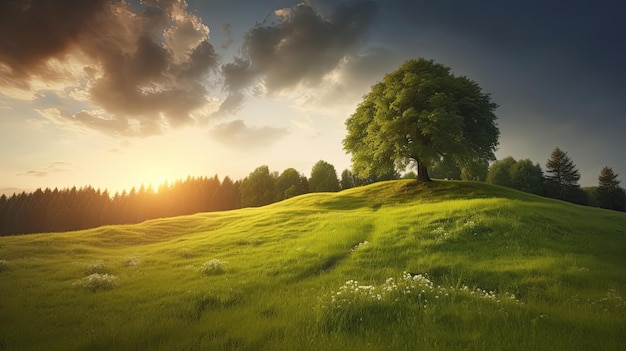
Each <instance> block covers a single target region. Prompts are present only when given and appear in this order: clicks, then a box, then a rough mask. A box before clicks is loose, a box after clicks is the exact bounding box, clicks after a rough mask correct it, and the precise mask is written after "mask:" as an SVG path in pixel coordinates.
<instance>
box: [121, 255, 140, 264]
mask: <svg viewBox="0 0 626 351" xmlns="http://www.w3.org/2000/svg"><path fill="white" fill-rule="evenodd" d="M138 264H139V258H137V257H135V256H127V257H126V258H124V266H126V267H135V266H137V265H138Z"/></svg>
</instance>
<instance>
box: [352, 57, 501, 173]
mask: <svg viewBox="0 0 626 351" xmlns="http://www.w3.org/2000/svg"><path fill="white" fill-rule="evenodd" d="M496 107H497V105H496V104H495V103H493V102H491V99H490V97H489V94H486V93H483V92H482V90H481V88H480V87H479V86H478V84H476V83H475V82H474V81H472V80H470V79H468V78H467V77H464V76H455V75H453V74H452V73H451V72H450V68H448V67H445V66H443V65H441V64H437V63H435V62H434V61H432V60H425V59H422V58H420V59H417V60H409V61H407V62H405V63H404V64H403V65H402V66H400V68H398V69H397V70H396V71H394V72H392V73H389V74H387V75H386V76H385V77H384V79H383V80H382V81H381V82H379V83H377V84H375V85H374V86H372V89H371V91H370V93H369V94H367V95H366V96H365V97H364V100H363V101H362V102H361V104H359V106H358V107H357V109H356V112H355V113H354V114H353V115H352V116H351V117H350V118H348V120H347V121H346V127H347V129H348V135H347V136H346V138H345V139H344V141H343V146H344V149H345V150H346V151H347V152H349V153H351V154H352V162H353V169H354V172H355V173H356V174H357V175H358V176H360V177H362V178H367V177H370V176H372V175H383V174H390V173H392V172H394V171H395V170H403V169H405V168H406V167H407V166H408V165H409V164H412V163H415V164H416V166H417V171H418V172H417V178H418V179H420V180H430V177H429V175H428V168H429V167H432V166H434V165H436V164H438V163H442V162H444V163H445V162H453V163H456V164H457V165H459V167H460V168H463V167H468V166H470V165H474V164H481V163H482V164H485V162H486V161H488V160H493V159H495V157H494V151H495V148H496V146H497V145H498V136H499V130H498V127H497V126H496V116H495V114H494V110H495V109H496Z"/></svg>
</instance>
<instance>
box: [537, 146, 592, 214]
mask: <svg viewBox="0 0 626 351" xmlns="http://www.w3.org/2000/svg"><path fill="white" fill-rule="evenodd" d="M546 173H547V175H546V194H547V195H548V196H549V197H553V198H556V199H560V200H565V201H570V202H576V203H581V204H584V203H586V202H587V196H586V194H585V192H584V191H582V189H581V188H580V185H579V184H578V181H579V180H580V172H578V169H577V168H576V165H575V164H574V161H572V159H570V157H569V156H567V152H565V151H563V150H561V149H559V148H558V147H557V148H555V149H554V151H552V154H551V155H550V158H549V159H548V162H547V163H546Z"/></svg>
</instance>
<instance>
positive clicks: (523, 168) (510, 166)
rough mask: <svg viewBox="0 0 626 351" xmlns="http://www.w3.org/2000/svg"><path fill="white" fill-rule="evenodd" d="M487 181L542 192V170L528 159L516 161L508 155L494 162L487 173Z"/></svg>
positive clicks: (525, 190)
mask: <svg viewBox="0 0 626 351" xmlns="http://www.w3.org/2000/svg"><path fill="white" fill-rule="evenodd" d="M487 183H489V184H496V185H501V186H506V187H509V188H513V189H517V190H520V191H524V192H527V193H531V194H537V195H542V194H543V192H544V191H543V172H542V171H541V166H539V164H534V165H533V163H532V161H530V160H529V159H526V160H519V161H516V160H515V159H514V158H513V157H511V156H509V157H506V158H504V159H502V160H499V161H496V162H494V163H493V164H492V165H491V166H490V167H489V172H488V173H487Z"/></svg>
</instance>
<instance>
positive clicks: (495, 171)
mask: <svg viewBox="0 0 626 351" xmlns="http://www.w3.org/2000/svg"><path fill="white" fill-rule="evenodd" d="M516 162H517V161H515V159H514V158H513V157H511V156H508V157H505V158H503V159H501V160H498V161H496V162H494V163H493V164H492V165H491V166H490V167H489V170H488V171H487V179H486V182H487V183H489V184H495V185H501V186H506V187H509V188H510V187H511V185H512V183H513V182H512V181H511V168H513V165H515V163H516Z"/></svg>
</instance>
